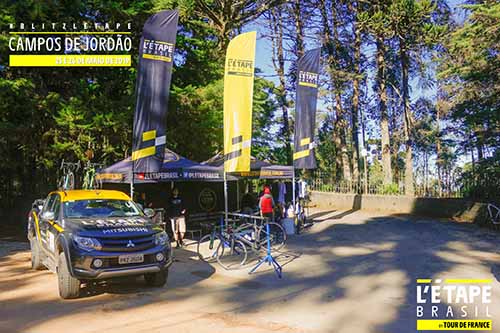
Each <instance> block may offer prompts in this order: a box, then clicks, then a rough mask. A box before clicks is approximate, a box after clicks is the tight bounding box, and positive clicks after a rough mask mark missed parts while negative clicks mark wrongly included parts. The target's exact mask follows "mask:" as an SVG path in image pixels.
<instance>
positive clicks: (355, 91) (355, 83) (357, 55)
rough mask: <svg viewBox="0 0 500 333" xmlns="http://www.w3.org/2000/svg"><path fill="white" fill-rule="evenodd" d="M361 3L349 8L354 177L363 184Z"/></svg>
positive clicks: (350, 3) (351, 4) (351, 5)
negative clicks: (360, 84)
mask: <svg viewBox="0 0 500 333" xmlns="http://www.w3.org/2000/svg"><path fill="white" fill-rule="evenodd" d="M358 7H359V2H357V1H356V4H353V3H352V2H349V8H350V10H351V12H353V26H352V29H353V35H354V45H353V46H354V59H353V60H354V78H353V80H352V115H351V120H352V142H353V145H354V147H353V153H352V177H353V179H354V180H355V181H356V182H357V183H358V185H359V184H360V183H361V179H360V173H359V139H358V114H359V80H360V76H361V73H360V66H359V62H360V59H361V29H360V27H359V24H358V22H357V19H358V10H359V8H358Z"/></svg>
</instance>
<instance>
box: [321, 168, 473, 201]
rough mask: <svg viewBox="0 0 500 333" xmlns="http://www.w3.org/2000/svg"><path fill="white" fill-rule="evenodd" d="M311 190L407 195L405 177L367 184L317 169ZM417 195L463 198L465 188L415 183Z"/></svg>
mask: <svg viewBox="0 0 500 333" xmlns="http://www.w3.org/2000/svg"><path fill="white" fill-rule="evenodd" d="M311 190H313V191H320V192H332V193H346V194H377V195H405V181H404V178H400V179H398V180H397V181H396V182H394V183H393V184H390V185H384V184H383V183H382V182H380V181H370V180H368V182H367V184H366V186H365V183H364V180H363V179H361V180H360V181H355V180H352V181H347V180H340V181H339V180H336V179H335V177H334V176H333V175H332V174H331V173H328V172H323V171H316V172H314V174H313V177H312V180H311ZM414 192H415V194H414V195H415V196H416V197H436V198H463V197H464V190H463V188H459V187H458V186H456V185H453V186H452V185H450V184H448V185H446V186H442V188H441V189H439V188H438V186H437V185H436V184H432V185H431V184H419V183H414Z"/></svg>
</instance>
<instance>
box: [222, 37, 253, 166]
mask: <svg viewBox="0 0 500 333" xmlns="http://www.w3.org/2000/svg"><path fill="white" fill-rule="evenodd" d="M256 38H257V33H256V32H255V31H252V32H247V33H244V34H241V35H238V36H236V37H235V38H234V39H233V40H231V42H229V45H228V47H227V52H226V66H225V69H224V171H226V172H236V171H250V150H251V145H252V101H253V81H254V68H255V43H256Z"/></svg>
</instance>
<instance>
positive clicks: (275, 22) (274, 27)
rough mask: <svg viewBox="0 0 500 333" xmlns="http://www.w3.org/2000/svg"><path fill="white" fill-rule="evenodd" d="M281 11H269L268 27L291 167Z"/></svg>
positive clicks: (284, 138) (287, 153) (287, 158)
mask: <svg viewBox="0 0 500 333" xmlns="http://www.w3.org/2000/svg"><path fill="white" fill-rule="evenodd" d="M282 18H283V17H282V10H281V8H279V7H277V8H274V9H272V10H271V15H270V21H269V25H270V28H271V32H272V37H271V42H272V45H273V58H272V60H273V65H274V70H275V71H276V73H277V74H278V79H279V86H278V88H277V97H278V104H279V107H280V108H281V112H282V115H283V119H282V128H281V131H282V135H283V141H284V145H285V153H286V161H287V164H288V165H291V164H292V162H293V160H292V147H291V143H290V136H291V134H290V123H289V120H288V103H287V94H286V77H285V56H284V51H283V24H282Z"/></svg>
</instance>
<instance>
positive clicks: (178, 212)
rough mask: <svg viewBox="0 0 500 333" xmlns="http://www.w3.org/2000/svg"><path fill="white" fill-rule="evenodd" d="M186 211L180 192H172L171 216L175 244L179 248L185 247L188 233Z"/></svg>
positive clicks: (176, 190) (175, 189) (170, 202)
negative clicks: (185, 235)
mask: <svg viewBox="0 0 500 333" xmlns="http://www.w3.org/2000/svg"><path fill="white" fill-rule="evenodd" d="M185 214H186V209H185V208H184V202H183V201H182V198H181V197H180V196H179V190H178V189H177V188H174V190H173V191H172V197H171V198H170V201H169V216H170V221H171V223H172V232H173V234H174V239H175V242H176V243H177V247H181V246H183V245H184V234H185V233H186V218H185Z"/></svg>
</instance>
